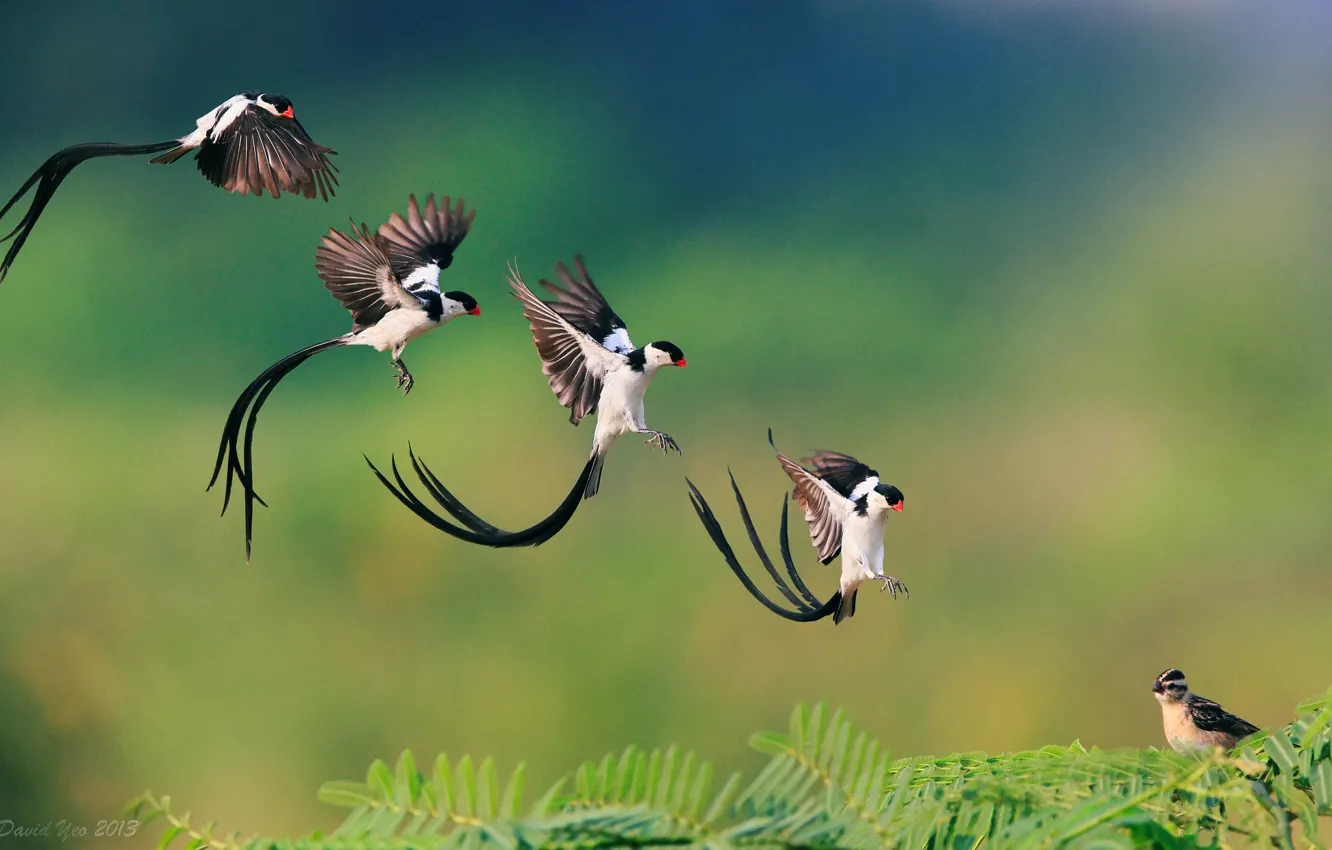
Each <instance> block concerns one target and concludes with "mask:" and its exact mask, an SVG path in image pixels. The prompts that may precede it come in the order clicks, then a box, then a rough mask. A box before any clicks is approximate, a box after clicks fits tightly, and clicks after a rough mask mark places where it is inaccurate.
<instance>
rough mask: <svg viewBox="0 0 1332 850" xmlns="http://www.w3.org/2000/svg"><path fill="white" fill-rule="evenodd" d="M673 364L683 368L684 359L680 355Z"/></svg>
mask: <svg viewBox="0 0 1332 850" xmlns="http://www.w3.org/2000/svg"><path fill="white" fill-rule="evenodd" d="M675 365H676V366H679V367H680V368H681V369H683V368H684V367H685V359H684V358H683V357H681V358H680V359H679V360H677V361H675Z"/></svg>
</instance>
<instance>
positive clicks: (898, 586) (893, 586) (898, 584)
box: [874, 576, 911, 599]
mask: <svg viewBox="0 0 1332 850" xmlns="http://www.w3.org/2000/svg"><path fill="white" fill-rule="evenodd" d="M874 580H875V581H881V582H883V587H880V588H879V592H880V593H883V592H884V591H885V590H886V591H888V592H889V593H891V594H892V595H893V598H894V599H896V598H897V594H898V592H899V591H901V593H902V595H903V596H905V597H906V598H907V599H910V598H911V594H910V592H908V591H907V587H906V585H905V584H902V580H901V579H900V578H896V577H894V576H875V577H874Z"/></svg>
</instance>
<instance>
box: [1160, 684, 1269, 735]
mask: <svg viewBox="0 0 1332 850" xmlns="http://www.w3.org/2000/svg"><path fill="white" fill-rule="evenodd" d="M1152 694H1153V695H1155V697H1156V701H1157V702H1159V703H1160V704H1161V721H1162V724H1163V725H1164V726H1165V736H1166V740H1167V741H1169V742H1170V746H1171V748H1172V749H1174V750H1175V752H1178V753H1190V752H1196V751H1198V750H1205V749H1212V748H1217V747H1219V748H1221V749H1223V750H1232V749H1234V748H1235V745H1236V744H1238V743H1239V742H1240V740H1241V739H1243V738H1247V737H1249V736H1250V735H1252V734H1253V733H1254V732H1257V731H1258V727H1257V726H1254V725H1253V724H1252V723H1250V722H1249V721H1247V720H1244V719H1242V718H1239V717H1236V716H1235V715H1233V714H1231V713H1230V712H1228V711H1225V710H1224V709H1222V708H1221V706H1219V705H1217V704H1216V703H1214V702H1212V701H1211V700H1209V699H1204V698H1203V697H1200V696H1198V695H1197V694H1195V693H1193V692H1192V691H1190V690H1189V683H1188V682H1187V681H1185V679H1184V673H1183V671H1181V670H1177V669H1175V668H1171V669H1169V670H1166V671H1165V672H1163V673H1162V674H1161V675H1159V676H1157V677H1156V681H1155V682H1154V683H1152Z"/></svg>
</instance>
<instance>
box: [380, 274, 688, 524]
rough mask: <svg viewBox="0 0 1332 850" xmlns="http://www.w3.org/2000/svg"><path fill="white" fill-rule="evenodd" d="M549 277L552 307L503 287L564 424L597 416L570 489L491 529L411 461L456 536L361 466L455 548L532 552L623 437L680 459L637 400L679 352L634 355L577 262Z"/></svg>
mask: <svg viewBox="0 0 1332 850" xmlns="http://www.w3.org/2000/svg"><path fill="white" fill-rule="evenodd" d="M556 271H557V272H558V274H559V278H560V282H559V283H554V282H551V281H549V280H542V281H541V286H542V287H543V288H544V289H545V290H546V291H547V292H549V293H550V294H552V295H554V296H555V300H554V301H543V300H541V299H540V298H537V296H536V295H535V294H533V292H532V290H531V289H529V288H528V287H527V284H525V283H524V282H523V279H522V277H521V276H520V275H519V273H518V270H517V269H516V268H515V267H513V266H512V265H511V266H510V267H509V283H510V285H511V286H512V287H513V294H514V296H515V297H517V298H518V300H519V301H521V302H522V305H523V315H524V316H525V317H526V318H527V320H528V322H529V323H530V325H531V329H532V336H533V340H534V341H535V343H536V349H537V353H538V355H539V356H540V357H541V367H542V372H543V373H544V374H545V375H546V379H547V381H548V382H549V384H550V388H551V390H552V391H554V393H555V396H556V397H557V398H558V399H559V400H560V403H561V404H563V405H564V406H565V407H568V408H569V410H570V416H569V421H570V422H572V423H573V424H574V425H577V424H578V423H579V422H581V421H582V420H583V419H584V418H585V417H586V416H587V415H588V414H590V413H593V412H595V413H596V414H597V427H596V431H595V432H594V433H593V436H592V452H591V454H590V455H589V457H588V460H587V463H586V464H585V465H584V467H583V471H582V473H581V474H580V475H579V478H578V481H577V482H576V483H575V484H574V489H573V490H571V491H570V493H569V495H568V496H566V497H565V499H564V501H563V502H561V504H560V506H559V507H558V508H557V509H556V510H555V511H554V512H553V513H551V514H550V515H549V516H547V517H546V518H545V519H543V520H541V521H540V522H538V523H537V524H536V525H533V526H530V527H528V528H526V529H523V530H522V531H512V532H511V531H505V530H503V529H500V528H497V527H495V526H493V525H490V524H489V523H487V522H485V521H484V520H482V519H481V518H480V517H478V516H477V515H476V514H474V513H473V512H472V511H470V510H468V509H467V507H466V506H465V505H464V504H463V503H462V502H461V501H459V500H458V498H457V497H455V496H454V495H453V494H452V493H450V492H449V491H448V490H447V489H446V488H445V487H444V485H443V484H442V483H441V482H440V481H439V479H438V478H437V477H435V475H434V473H432V472H431V471H430V469H429V467H428V466H426V465H425V464H424V463H422V462H420V461H418V460H417V458H416V456H415V454H414V453H413V454H412V455H411V460H412V466H413V468H414V469H415V471H416V474H417V477H418V478H419V479H420V480H421V482H422V484H423V485H424V486H425V488H426V490H427V492H429V493H430V495H431V497H432V498H434V499H435V501H436V502H438V503H439V504H440V505H441V506H443V507H444V509H445V510H446V511H447V512H448V513H449V514H450V515H451V516H452V517H453V518H454V520H456V521H457V522H459V523H461V525H462V527H461V528H460V527H458V526H456V525H454V524H453V523H451V522H449V521H448V520H446V519H445V518H443V517H441V516H439V515H438V514H435V513H434V512H433V511H432V510H430V508H428V507H427V506H426V505H425V504H424V503H423V502H421V501H420V499H418V498H417V497H416V496H415V495H414V494H413V493H412V492H411V491H410V489H409V488H408V487H407V484H406V482H404V481H403V479H402V477H401V475H399V474H398V470H397V463H396V460H394V461H393V474H394V477H395V481H396V486H395V483H392V482H390V481H389V480H388V478H387V477H386V476H385V475H384V474H383V473H381V472H380V471H379V469H378V468H376V467H375V465H374V464H373V463H370V460H369V458H367V459H366V462H367V463H370V468H371V469H372V470H374V473H375V475H376V476H377V477H378V478H379V480H380V482H381V483H382V484H384V486H385V487H387V488H388V489H389V490H390V492H392V493H393V495H394V496H395V497H397V499H398V500H399V501H400V502H402V503H403V504H404V505H406V506H407V507H408V508H409V509H411V510H412V512H414V513H415V514H416V515H417V516H419V517H421V518H422V519H424V520H425V521H426V522H428V523H430V524H431V525H433V526H434V527H436V528H438V529H440V530H441V531H443V532H445V533H446V534H450V535H452V536H454V537H456V538H458V539H460V540H466V541H467V542H470V543H479V544H483V545H486V546H494V547H497V548H502V547H510V546H536V545H540V544H541V543H544V542H545V541H547V540H549V539H550V538H551V537H553V536H554V535H555V534H556V533H558V532H559V531H560V529H562V528H563V527H564V526H565V524H567V523H568V521H569V519H570V518H571V517H572V516H573V514H574V511H576V510H577V509H578V502H579V499H578V497H579V495H580V494H581V496H582V498H584V499H590V498H592V497H593V496H595V495H596V494H597V490H598V488H599V486H600V483H601V472H602V469H603V467H604V465H605V462H606V455H607V454H608V453H609V452H610V449H611V446H612V445H613V444H614V443H615V440H616V439H617V438H618V437H620V436H621V435H623V434H631V433H632V434H647V435H649V438H648V440H647V445H654V446H657V447H658V448H660V449H661V450H662V452H663V453H669V452H670V451H672V450H673V451H676V452H679V451H680V447H679V446H678V445H676V443H675V440H673V439H671V437H670V436H669V435H668V434H665V433H663V432H661V431H654V430H652V429H650V428H648V427H647V423H646V421H645V419H644V414H643V396H644V394H645V393H646V392H647V387H648V383H649V382H650V381H651V380H652V378H653V376H654V375H655V374H656V373H657V370H658V369H660V368H661V367H663V366H679V367H680V368H685V356H684V352H683V351H681V350H680V348H679V346H677V345H675V344H674V343H671V342H667V341H665V340H660V341H657V342H651V343H648V344H647V345H645V346H642V347H641V348H640V347H635V346H634V344H633V342H632V341H630V339H629V331H628V329H627V328H626V327H625V323H624V320H623V319H621V318H620V316H619V314H617V313H616V312H615V310H613V309H612V308H611V306H610V304H609V303H608V302H607V301H606V299H605V297H604V296H603V295H602V294H601V291H600V290H598V289H597V287H596V284H594V283H593V282H592V277H591V275H589V274H588V272H587V266H586V265H585V264H584V263H583V258H582V257H581V256H577V257H575V258H574V269H573V270H572V271H571V270H570V269H569V268H568V267H567V266H566V265H565V264H564V263H559V264H558V265H557V266H556Z"/></svg>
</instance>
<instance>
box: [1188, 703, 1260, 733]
mask: <svg viewBox="0 0 1332 850" xmlns="http://www.w3.org/2000/svg"><path fill="white" fill-rule="evenodd" d="M1189 716H1190V717H1192V718H1193V725H1195V726H1197V727H1198V728H1199V729H1201V730H1202V731H1204V732H1221V733H1222V734H1225V735H1233V736H1234V737H1235V738H1237V739H1238V738H1247V737H1249V736H1250V735H1252V734H1253V733H1254V732H1257V731H1258V727H1257V726H1254V725H1253V724H1252V723H1250V722H1249V721H1247V720H1245V719H1243V718H1242V717H1236V716H1235V715H1233V714H1231V713H1230V712H1228V711H1226V710H1225V709H1223V708H1222V707H1221V706H1220V705H1218V704H1217V703H1214V702H1212V701H1211V700H1210V699H1206V698H1204V697H1200V696H1198V695H1197V694H1194V695H1193V698H1192V699H1190V700H1189Z"/></svg>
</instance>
